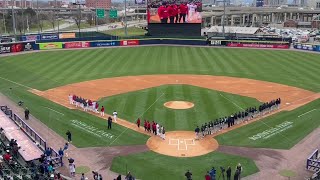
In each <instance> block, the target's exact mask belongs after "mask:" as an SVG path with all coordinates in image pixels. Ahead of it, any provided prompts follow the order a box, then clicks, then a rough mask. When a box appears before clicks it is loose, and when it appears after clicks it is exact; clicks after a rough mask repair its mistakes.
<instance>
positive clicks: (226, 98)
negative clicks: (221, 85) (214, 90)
mask: <svg viewBox="0 0 320 180" xmlns="http://www.w3.org/2000/svg"><path fill="white" fill-rule="evenodd" d="M219 94H220V96H222V97H223V98H225V99H226V100H228V101H230V102H231V103H232V104H234V105H235V106H237V107H238V108H240V109H242V110H244V109H243V108H242V107H240V106H239V105H238V104H236V103H235V102H233V101H231V100H230V99H228V98H227V97H225V96H224V95H222V94H221V93H219Z"/></svg>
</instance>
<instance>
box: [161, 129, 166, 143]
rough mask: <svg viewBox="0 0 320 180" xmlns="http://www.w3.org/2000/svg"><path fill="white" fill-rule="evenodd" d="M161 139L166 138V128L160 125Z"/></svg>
mask: <svg viewBox="0 0 320 180" xmlns="http://www.w3.org/2000/svg"><path fill="white" fill-rule="evenodd" d="M161 132H162V139H163V140H165V139H166V130H165V129H164V127H162V130H161Z"/></svg>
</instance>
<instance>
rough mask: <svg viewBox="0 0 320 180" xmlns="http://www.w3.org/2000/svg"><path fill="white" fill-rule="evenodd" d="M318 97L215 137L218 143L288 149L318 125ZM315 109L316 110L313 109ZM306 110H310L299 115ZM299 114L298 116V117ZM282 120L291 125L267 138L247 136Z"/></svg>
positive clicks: (319, 104)
mask: <svg viewBox="0 0 320 180" xmlns="http://www.w3.org/2000/svg"><path fill="white" fill-rule="evenodd" d="M319 107H320V99H318V100H316V101H313V102H311V103H309V104H307V105H305V106H302V107H300V108H298V109H295V110H293V111H289V112H281V113H279V114H276V115H273V116H270V117H268V118H265V119H263V120H260V121H257V122H254V123H252V124H249V125H246V126H244V127H241V128H238V129H235V130H233V131H230V132H228V133H226V134H222V135H219V136H217V137H216V139H217V140H218V142H219V144H221V145H229V146H246V147H256V148H274V149H290V148H291V147H293V146H294V145H295V144H297V143H298V142H299V141H301V140H302V139H303V138H304V137H305V136H307V135H308V134H309V133H311V132H312V131H313V130H314V129H316V128H318V127H319V125H320V118H319V117H320V109H319ZM314 109H316V110H314ZM308 111H312V112H310V113H307V114H305V115H303V116H300V115H302V114H304V113H306V112H308ZM298 116H300V117H298ZM284 121H291V122H293V124H292V125H293V127H291V128H289V129H287V130H286V131H284V132H282V133H281V134H276V135H274V136H272V137H270V138H268V139H258V140H251V139H249V137H252V136H253V135H256V134H258V133H262V132H263V131H265V130H268V129H270V128H271V127H275V126H276V125H278V124H281V123H282V122H284Z"/></svg>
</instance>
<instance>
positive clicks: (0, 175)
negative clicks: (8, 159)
mask: <svg viewBox="0 0 320 180" xmlns="http://www.w3.org/2000/svg"><path fill="white" fill-rule="evenodd" d="M2 160H3V157H2V156H0V177H3V172H2V169H3V164H2V163H3V161H2Z"/></svg>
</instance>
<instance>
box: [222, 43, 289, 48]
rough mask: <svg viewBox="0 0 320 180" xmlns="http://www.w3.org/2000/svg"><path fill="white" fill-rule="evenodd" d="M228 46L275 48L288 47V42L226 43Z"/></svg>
mask: <svg viewBox="0 0 320 180" xmlns="http://www.w3.org/2000/svg"><path fill="white" fill-rule="evenodd" d="M227 46H228V47H247V48H275V49H288V48H289V45H288V44H248V43H227Z"/></svg>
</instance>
